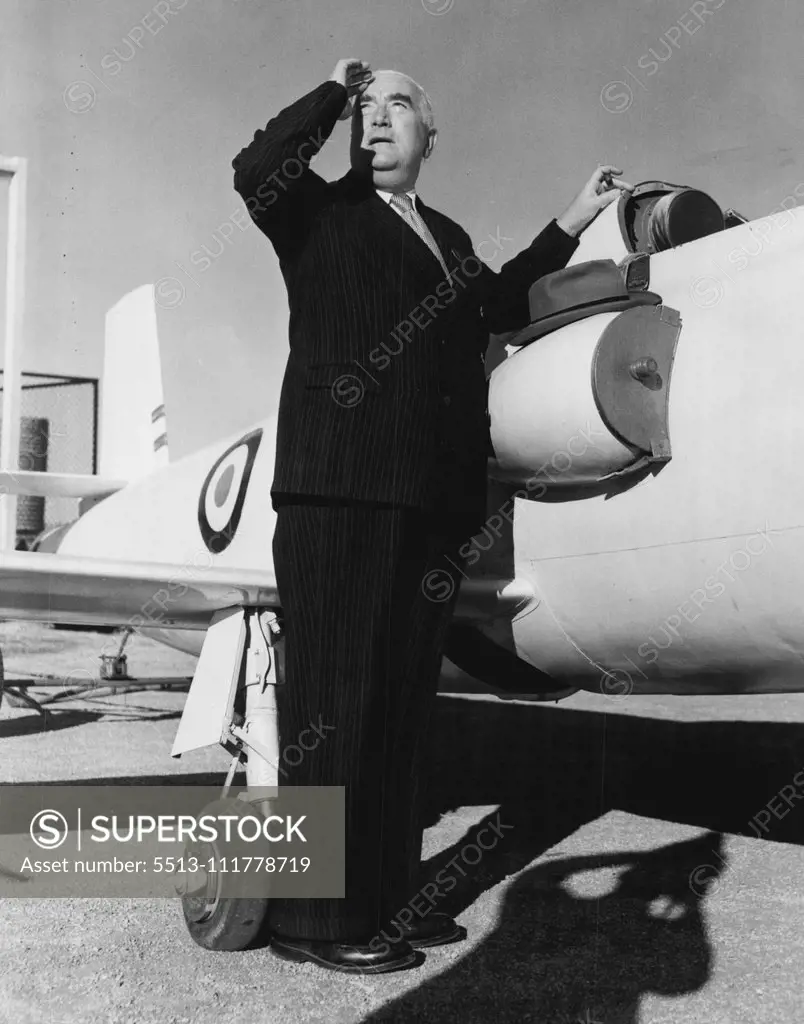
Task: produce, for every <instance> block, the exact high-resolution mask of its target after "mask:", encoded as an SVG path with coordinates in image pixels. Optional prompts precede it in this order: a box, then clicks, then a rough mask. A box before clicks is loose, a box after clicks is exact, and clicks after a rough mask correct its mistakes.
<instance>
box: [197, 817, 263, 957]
mask: <svg viewBox="0 0 804 1024" xmlns="http://www.w3.org/2000/svg"><path fill="white" fill-rule="evenodd" d="M233 809H235V810H236V811H237V812H238V813H242V814H244V815H245V814H255V813H259V812H257V811H256V809H255V807H254V806H253V805H252V804H248V803H243V802H240V801H237V800H232V799H221V800H220V801H216V802H215V803H213V804H209V805H208V806H207V807H205V808H204V810H203V811H202V814H212V815H215V814H216V813H226V814H231V813H232V811H233ZM243 852H244V853H248V852H250V851H247V850H244V851H243ZM233 853H234V854H236V853H237V849H236V847H232V846H229V847H228V848H227V850H226V854H228V855H229V856H232V854H233ZM185 854H186V855H195V856H197V857H198V860H199V861H200V862H201V863H202V864H203V863H205V862H206V860H207V858H208V857H215V858H216V859H220V857H221V856H222V852H221V850H220V849H219V848H218V847H217V846H216V845H215V844H214V843H213V844H207V843H201V844H198V845H196V846H194V847H193V848H192V849H190V848H185ZM220 877H221V876H220V875H216V874H214V873H206V872H204V871H201V872H199V873H198V874H197V875H194V876H191V879H192V880H191V882H190V883H189V885H188V886H187V887H188V888H192V889H193V891H192V892H191V893H189V894H187V893H186V890H185V894H183V895H182V898H181V903H182V912H183V914H184V921H185V924H186V925H187V930H188V931H189V933H190V936H191V937H192V939H193V941H194V942H196V943H197V944H198V945H199V946H202V947H203V948H204V949H211V950H220V951H224V950H225V951H229V952H232V951H235V950H242V949H248V948H250V947H251V946H253V945H257V944H259V945H262V944H264V941H265V940H264V935H265V920H266V917H267V914H268V903H269V901H268V899H267V898H266V897H255V896H251V895H244V896H237V895H235V896H232V894H231V893H232V884H233V879H232V878H231V877H230V878H228V879H227V883H228V884H229V895H227V896H221V895H220V893H219V891H218V889H219V886H218V884H217V880H218V879H220ZM236 880H237V876H235V879H234V881H236ZM236 891H237V888H236V887H235V892H236Z"/></svg>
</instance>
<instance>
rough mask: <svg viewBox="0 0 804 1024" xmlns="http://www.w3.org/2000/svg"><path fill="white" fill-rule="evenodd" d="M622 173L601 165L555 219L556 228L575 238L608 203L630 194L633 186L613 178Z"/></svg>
mask: <svg viewBox="0 0 804 1024" xmlns="http://www.w3.org/2000/svg"><path fill="white" fill-rule="evenodd" d="M622 173H623V172H622V171H621V170H620V168H619V167H614V166H613V165H612V164H601V165H600V167H598V169H597V170H596V171H595V173H594V174H593V175H592V177H591V178H590V179H589V181H587V183H586V184H585V185H584V187H583V188H582V189H581V191H580V192H579V193H578V195H577V196H576V197H575V198H574V199H573V200H572V202H571V203H570V204H569V206H568V207H567V208H566V210H565V211H564V212H563V213H562V214H561V216H560V217H557V218H556V223H557V224H558V226H559V227H560V228H561V229H562V230H563V231H566V233H567V234H568V235H572V237H573V238H575V237H576V236H577V235H580V233H581V232H582V231H583V230H584V228H587V227H589V225H590V224H591V223H592V221H593V220H594V219H595V217H597V215H598V214H599V213H600V211H601V210H603V209H605V208H606V207H607V206H608V205H609V203H613V202H614V200H615V199H619V198H620V196H621V195H622V194H623V192H632V191H633V189H634V186H633V185H629V184H628V182H627V181H623V180H622V179H621V178H615V177H614V175H615V174H622Z"/></svg>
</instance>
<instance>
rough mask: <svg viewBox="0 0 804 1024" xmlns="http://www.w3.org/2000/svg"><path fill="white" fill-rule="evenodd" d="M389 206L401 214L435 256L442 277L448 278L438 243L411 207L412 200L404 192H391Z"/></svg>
mask: <svg viewBox="0 0 804 1024" xmlns="http://www.w3.org/2000/svg"><path fill="white" fill-rule="evenodd" d="M390 204H391V206H393V208H394V209H395V210H396V211H397V212H398V213H400V214H401V216H402V218H403V220H404V221H405V222H406V223H407V224H409V225H410V226H411V227H412V228H413V230H414V231H415V232H416V234H417V235H418V236H419V238H421V240H422V241H423V242H424V244H425V245H426V246H427V248H428V249H429V250H430V252H431V253H432V254H433V256H435V258H436V259H437V260H438V262H439V263H440V264H441V268H442V270H443V271H444V276H445V277H449V271H448V270H447V265H446V263H445V262H444V257H443V256H442V255H441V250H440V249H439V248H438V243H437V242H436V240H435V239H434V238H433V236H432V234H431V233H430V229H429V228H428V227H427V225H426V224H425V222H424V219H423V218H422V215H421V214H420V213H419V211H418V210H417V209H416V207H415V206H414V205H413V200H412V199H411V198H410V196H409V195H407V193H405V192H393V193H392V194H391V199H390Z"/></svg>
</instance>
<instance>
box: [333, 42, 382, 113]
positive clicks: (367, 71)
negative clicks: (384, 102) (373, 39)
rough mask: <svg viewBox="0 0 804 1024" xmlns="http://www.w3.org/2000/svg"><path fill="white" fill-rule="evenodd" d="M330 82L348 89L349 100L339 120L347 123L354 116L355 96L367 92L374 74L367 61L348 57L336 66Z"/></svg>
mask: <svg viewBox="0 0 804 1024" xmlns="http://www.w3.org/2000/svg"><path fill="white" fill-rule="evenodd" d="M330 81H331V82H338V83H339V84H340V85H342V86H344V87H345V88H346V92H347V94H348V98H347V100H346V105H345V106H344V108H343V111H342V113H341V115H340V117H339V118H338V120H339V121H345V120H346V119H347V118H348V117H351V116H352V109H353V107H354V102H355V96H359V95H360V94H361V93H363V92H365V90H366V88H367V87H368V85H369V83H371V82H373V81H374V74H373V73H372V70H371V65H370V64H369V63H368V62H367V61H365V60H356V59H355V58H354V57H347V58H345V59H344V60H339V61H338V63H337V64H336V65H335V70H334V71H333V72H332V74H331V75H330Z"/></svg>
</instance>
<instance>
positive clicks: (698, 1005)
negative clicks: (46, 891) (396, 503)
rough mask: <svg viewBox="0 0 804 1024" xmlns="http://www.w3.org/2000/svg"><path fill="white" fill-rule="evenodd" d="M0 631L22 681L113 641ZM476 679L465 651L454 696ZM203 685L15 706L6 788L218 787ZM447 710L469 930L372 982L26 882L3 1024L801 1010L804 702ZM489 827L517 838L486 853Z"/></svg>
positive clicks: (161, 653) (572, 703)
mask: <svg viewBox="0 0 804 1024" xmlns="http://www.w3.org/2000/svg"><path fill="white" fill-rule="evenodd" d="M0 645H2V647H3V650H4V652H5V655H6V672H7V675H9V676H15V675H22V674H26V673H36V672H39V673H43V672H53V673H60V672H61V673H65V672H72V673H73V678H78V677H79V676H80V675H81V673H82V672H83V674H84V678H86V677H87V676H88V674H89V672H90V671H93V672H94V670H95V668H96V658H97V654H98V652H99V651H100V650H102V649H104V650H106V651H109V650H111V649H112V648H113V647H114V643H112V642H111V641H110V639H109V637H107V636H101V635H98V634H87V633H67V632H61V631H56V630H49V629H45V628H43V627H38V626H30V627H27V626H26V627H19V626H16V625H13V624H10V623H7V624H2V625H0ZM127 652H128V657H129V665H130V670H131V671H132V672H135V673H137V674H138V675H140V674H147V675H163V674H166V675H172V676H181V675H187V674H190V673H191V672H192V667H193V659H192V658H185V657H184V656H183V655H177V654H174V653H172V652H170V651H167V650H166V649H164V648H160V647H159V646H158V645H156V644H154V643H152V642H151V641H146V640H144V639H141V638H135V639H134V640H133V641H132V642H131V643H130V644H129V645H128V646H127ZM460 682H462V680H460V679H459V677H458V675H457V673H456V672H455V671H454V670H451V668H450V667H449V666H448V665H447V666H445V674H444V678H443V681H442V690H450V689H457V688H458V686H459V683H460ZM33 692H44V691H33ZM183 700H184V695H183V694H181V693H177V692H168V691H153V690H152V691H145V692H140V693H131V694H122V693H120V694H117V695H116V696H105V695H104V694H103V692H102V691H96V692H95V693H89V694H88V695H87V696H86V697H84V698H82V699H75V700H70V701H65V702H59V703H58V704H57V705H55V706H54V707H53V709H52V711H51V713H50V714H49V716H48V721H47V722H46V723H43V720H42V719H41V716H39V715H37V713H36V712H34V711H31V710H28V709H23V708H17V707H9V706H8V703H7V702H6V701H4V703H3V706H2V709H0V781H2V782H4V783H22V782H29V783H33V782H49V781H67V780H74V781H78V780H90V779H91V780H109V781H115V782H122V781H124V780H130V781H132V782H137V783H142V782H143V781H144V780H149V781H153V782H156V781H158V780H159V779H160V778H163V777H165V776H168V775H176V774H178V775H182V776H185V777H186V778H187V779H188V781H192V782H201V781H204V782H209V783H210V784H217V781H218V780H219V779H220V778H221V773H222V772H223V771H224V770H225V768H226V765H227V760H228V759H227V757H226V755H225V754H224V752H223V751H222V750H217V749H210V750H208V751H202V752H199V753H197V754H194V755H192V756H191V757H188V758H184V759H182V760H180V761H173V760H172V759H171V758H170V756H169V751H170V747H171V744H172V741H173V736H174V734H175V730H176V726H177V723H178V715H179V714H180V711H181V707H182V703H183ZM438 703H439V706H438V712H437V716H436V721H435V723H434V727H433V731H432V736H431V749H432V756H431V780H430V784H429V787H428V793H429V801H428V821H429V824H430V827H429V828H428V830H427V832H426V834H425V850H424V864H423V880H426V879H427V878H433V877H435V876H436V875H437V874H438V873H439V872H440V878H441V879H442V883H443V881H444V879H447V878H449V879H451V880H452V881H453V883H454V884H453V885H452V886H449V887H448V886H447V884H442V887H441V889H440V891H439V895H438V898H437V902H436V909H438V910H444V911H446V912H448V913H452V914H457V915H458V917H459V920H460V921H461V922H462V923H463V924H464V925H465V926H466V927H467V929H468V931H469V938H468V940H467V941H466V942H464V943H460V944H456V945H454V946H448V947H442V948H439V949H434V950H431V951H429V952H428V953H427V956H426V959H425V961H424V963H423V964H422V965H421V966H420V967H418V968H417V969H415V970H411V971H405V972H400V973H398V974H390V975H384V976H380V977H376V978H354V977H348V976H345V975H339V974H333V973H330V972H325V971H321V970H318V969H316V968H314V967H312V966H309V965H293V964H288V963H284V962H282V961H279V960H277V959H275V958H274V957H273V956H272V954H271V953H270V951H269V950H268V949H265V948H261V949H255V950H251V951H248V952H244V953H210V952H206V951H204V950H203V949H201V948H199V947H197V946H195V945H194V944H193V942H192V941H191V940H190V938H189V936H188V935H187V933H186V931H185V928H184V924H183V920H182V916H181V910H180V906H179V904H178V901H176V900H157V899H153V900H147V899H139V900H135V899H128V900H111V899H107V900H75V899H59V900H40V899H7V900H4V901H2V906H0V915H1V917H2V928H0V1021H2V1022H8V1024H12V1022H13V1024H224V1022H225V1024H274V1022H276V1024H363V1022H364V1024H368V1022H372V1024H373V1022H380V1021H383V1022H434V1024H435V1022H438V1024H451V1022H453V1021H454V1022H456V1024H457V1022H461V1024H475V1022H477V1024H481V1022H482V1024H509V1022H510V1024H521V1022H533V1024H577V1022H580V1024H595V1022H598V1024H677V1022H678V1024H680V1022H695V1024H766V1022H767V1024H787V1022H790V1024H794V1022H795V1024H798V1022H799V1021H800V1020H801V1019H802V1017H803V1016H804V982H802V978H803V977H804V941H803V938H804V928H803V927H802V924H803V922H802V914H803V913H804V886H802V883H801V879H802V876H803V875H804V849H803V844H804V785H802V784H801V783H802V782H804V774H802V775H800V776H799V781H798V782H797V781H795V779H796V776H797V774H798V773H799V772H800V771H801V769H802V768H804V724H803V723H804V695H797V694H796V695H783V696H751V697H721V698H716V697H692V698H679V697H651V698H639V697H628V698H622V699H614V698H610V697H604V696H601V695H588V694H577V695H575V696H573V697H571V698H569V699H568V700H566V701H564V702H562V703H561V704H558V705H524V704H520V703H511V702H504V701H500V700H498V699H497V698H495V697H492V696H486V695H483V694H480V693H475V694H469V695H467V694H460V695H458V694H452V695H450V694H449V693H442V695H441V696H440V697H439V702H438ZM43 726H45V727H43ZM799 793H800V794H801V802H799ZM780 794H781V795H780ZM488 825H496V829H497V831H496V832H494V831H492V832H491V833H489V831H488V829H487V831H486V832H485V833H484V835H485V836H486V837H488V836H489V835H491V834H494V835H498V836H499V839H498V841H497V842H496V844H495V845H494V846H493V847H492V848H491V849H488V850H485V851H483V850H481V848H480V845H479V844H478V843H477V842H476V838H477V832H478V831H479V830H480V829H481V828H483V827H485V826H488ZM490 845H491V844H490V843H488V842H486V846H490ZM478 854H479V856H478ZM0 859H2V858H1V857H0ZM448 888H449V891H447V889H448Z"/></svg>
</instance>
